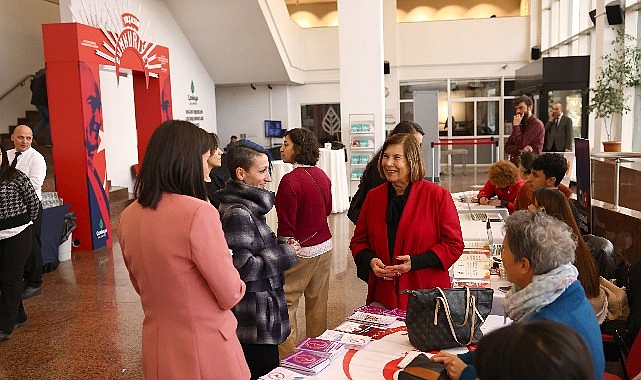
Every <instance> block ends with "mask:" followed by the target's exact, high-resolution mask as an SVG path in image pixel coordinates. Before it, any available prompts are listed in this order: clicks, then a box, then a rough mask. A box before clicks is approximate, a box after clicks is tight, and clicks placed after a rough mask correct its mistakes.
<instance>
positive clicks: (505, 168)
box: [476, 160, 524, 214]
mask: <svg viewBox="0 0 641 380" xmlns="http://www.w3.org/2000/svg"><path fill="white" fill-rule="evenodd" d="M487 176H488V177H489V179H488V181H487V182H486V183H485V186H483V188H482V189H481V191H479V193H478V194H477V195H476V197H477V198H478V200H479V203H480V204H482V205H490V206H497V207H506V208H507V209H508V211H509V213H510V214H511V213H513V212H514V200H515V199H516V194H518V193H519V190H521V187H523V183H524V182H523V179H521V178H519V169H517V167H516V166H514V164H513V163H511V162H510V161H508V160H501V161H497V162H496V163H494V164H492V166H490V169H489V170H488V172H487ZM495 196H496V199H492V198H493V197H495Z"/></svg>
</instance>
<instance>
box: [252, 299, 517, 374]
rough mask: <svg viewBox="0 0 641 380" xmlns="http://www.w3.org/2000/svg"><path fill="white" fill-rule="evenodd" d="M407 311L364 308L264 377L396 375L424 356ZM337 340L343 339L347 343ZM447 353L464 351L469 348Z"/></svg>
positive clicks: (491, 322)
mask: <svg viewBox="0 0 641 380" xmlns="http://www.w3.org/2000/svg"><path fill="white" fill-rule="evenodd" d="M404 314H405V311H404V310H400V309H387V310H386V309H382V308H378V307H374V306H363V307H360V308H358V309H357V310H356V311H355V312H354V314H352V315H351V316H350V317H348V319H347V321H345V322H344V323H342V324H340V325H339V326H337V327H336V328H334V329H332V330H327V331H325V332H324V333H323V334H322V335H320V336H319V337H318V339H309V338H308V339H304V340H303V341H301V342H300V343H299V344H298V345H297V348H298V349H297V351H295V352H294V353H293V354H291V355H289V356H287V357H285V358H283V359H282V360H281V367H278V368H276V369H274V370H273V371H271V372H270V373H269V374H267V375H265V376H263V377H261V379H279V380H286V379H303V378H311V379H328V380H329V379H332V380H335V379H394V378H395V374H397V372H399V371H401V370H402V368H403V367H404V366H405V365H407V364H408V363H409V362H410V361H411V360H412V359H413V358H414V357H416V355H418V354H420V351H418V350H416V349H415V348H414V347H412V345H411V344H410V342H409V339H408V336H407V329H406V327H405V322H404V320H405V318H404ZM505 323H509V320H507V321H506V320H505V319H504V318H503V317H501V316H498V315H490V316H489V317H488V318H487V319H486V321H485V323H484V324H483V326H482V327H481V330H483V333H488V332H489V331H492V330H494V329H497V328H499V327H502V326H503V325H504V324H505ZM335 343H342V347H341V346H339V345H336V344H335ZM310 346H311V349H310ZM330 346H332V348H328V347H330ZM446 351H447V352H451V353H455V354H458V353H464V352H466V351H467V347H458V348H450V349H447V350H446ZM436 352H437V351H434V352H428V353H426V355H427V356H432V355H433V354H435V353H436ZM396 376H397V375H396Z"/></svg>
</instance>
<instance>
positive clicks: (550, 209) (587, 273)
mask: <svg viewBox="0 0 641 380" xmlns="http://www.w3.org/2000/svg"><path fill="white" fill-rule="evenodd" d="M534 201H536V205H537V206H538V207H543V208H544V209H545V213H546V214H548V215H550V216H553V217H555V218H557V219H559V220H562V221H564V222H565V224H567V225H568V226H570V228H571V229H572V232H574V234H575V235H576V238H577V243H578V244H577V246H576V250H575V251H574V265H575V266H576V268H577V269H578V270H579V282H581V285H583V289H585V294H586V295H587V296H588V298H596V297H598V296H599V291H600V287H599V268H598V267H597V263H596V261H595V260H594V257H592V252H591V251H590V248H588V246H587V245H586V244H585V241H584V240H583V237H582V236H581V231H579V226H577V225H576V220H574V214H573V213H572V209H571V208H570V204H569V203H568V199H567V197H566V196H565V194H563V193H562V192H561V191H560V190H557V189H552V188H545V187H543V188H540V189H537V190H535V191H534V193H532V202H534Z"/></svg>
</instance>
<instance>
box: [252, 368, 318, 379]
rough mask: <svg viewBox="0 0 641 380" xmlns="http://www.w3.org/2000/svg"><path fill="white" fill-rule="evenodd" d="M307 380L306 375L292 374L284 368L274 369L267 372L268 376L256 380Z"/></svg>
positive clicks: (292, 372)
mask: <svg viewBox="0 0 641 380" xmlns="http://www.w3.org/2000/svg"><path fill="white" fill-rule="evenodd" d="M302 379H307V376H306V375H303V374H300V373H298V372H294V371H292V370H291V369H288V368H285V367H276V368H274V369H272V370H271V371H269V373H268V374H266V375H263V376H261V377H259V378H258V380H302Z"/></svg>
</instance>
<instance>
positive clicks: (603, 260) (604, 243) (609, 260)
mask: <svg viewBox="0 0 641 380" xmlns="http://www.w3.org/2000/svg"><path fill="white" fill-rule="evenodd" d="M583 240H584V241H585V244H586V245H587V246H588V248H590V251H591V252H592V257H594V260H595V261H596V263H597V265H598V266H599V274H600V275H601V277H603V278H605V279H606V280H612V279H613V278H615V274H616V270H617V264H616V261H615V259H614V246H613V245H612V243H611V242H610V240H608V239H606V238H603V237H601V236H594V235H592V234H587V235H583ZM617 285H619V284H617ZM619 286H621V285H619Z"/></svg>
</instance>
